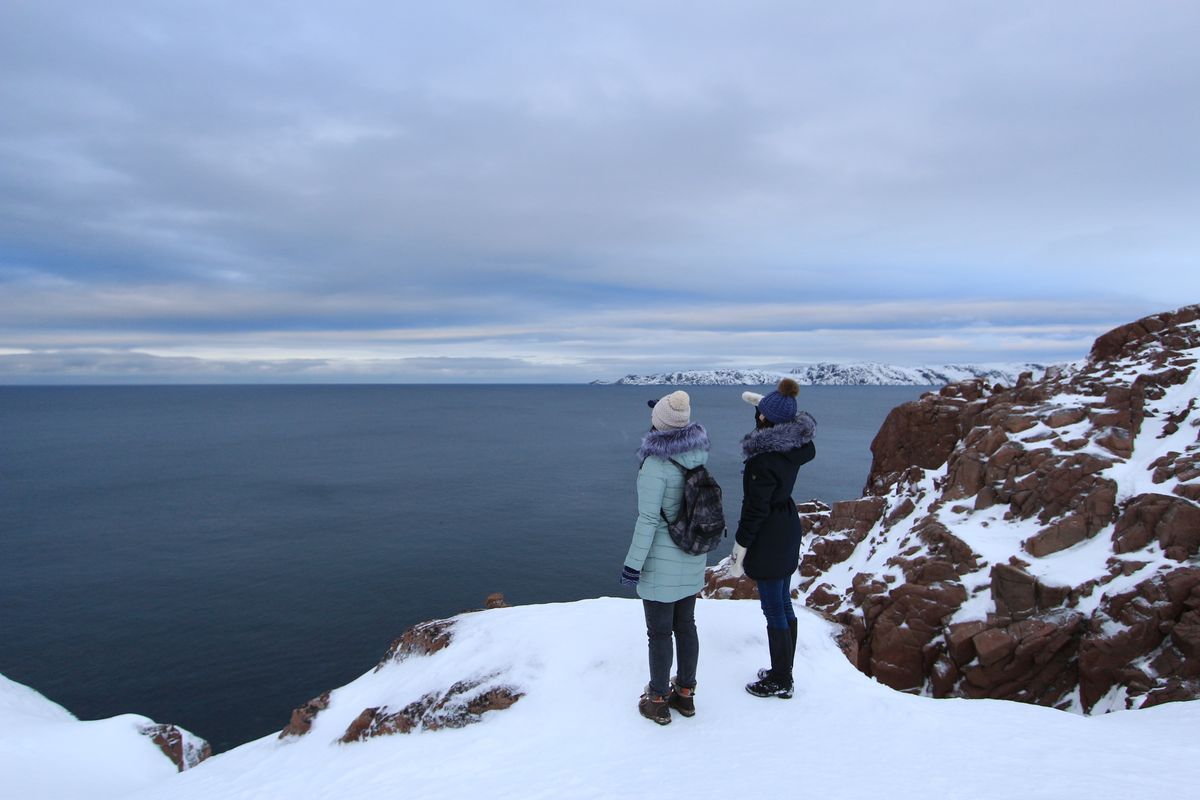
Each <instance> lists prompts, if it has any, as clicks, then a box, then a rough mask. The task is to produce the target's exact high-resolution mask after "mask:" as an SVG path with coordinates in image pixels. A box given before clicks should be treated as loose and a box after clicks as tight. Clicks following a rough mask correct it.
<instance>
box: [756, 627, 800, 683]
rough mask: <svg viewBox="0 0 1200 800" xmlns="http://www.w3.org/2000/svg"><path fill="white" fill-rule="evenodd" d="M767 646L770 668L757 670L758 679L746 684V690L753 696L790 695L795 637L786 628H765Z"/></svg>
mask: <svg viewBox="0 0 1200 800" xmlns="http://www.w3.org/2000/svg"><path fill="white" fill-rule="evenodd" d="M767 647H768V648H769V649H770V651H771V668H770V669H768V670H765V672H766V674H765V675H764V674H763V672H764V670H759V673H758V680H757V681H755V682H754V683H748V684H746V691H747V692H749V693H750V694H752V695H754V696H755V697H779V698H782V699H784V700H787V699H788V698H790V697H791V696H792V661H793V659H794V657H795V647H796V638H795V636H794V635H793V634H792V632H791V630H789V629H788V628H767Z"/></svg>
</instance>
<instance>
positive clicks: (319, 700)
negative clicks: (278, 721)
mask: <svg viewBox="0 0 1200 800" xmlns="http://www.w3.org/2000/svg"><path fill="white" fill-rule="evenodd" d="M327 708H329V692H325V694H323V695H321V696H320V697H314V698H313V699H312V700H309V701H308V702H307V703H305V704H304V705H302V706H300V707H299V708H297V709H295V710H293V711H292V720H291V722H289V723H288V724H287V727H285V728H284V729H283V730H282V731H280V732H279V738H280V739H284V738H286V737H288V736H303V735H304V734H306V733H308V732H309V731H310V730H311V729H312V724H313V720H315V719H316V718H317V715H318V714H320V713H321V712H322V711H324V710H325V709H327Z"/></svg>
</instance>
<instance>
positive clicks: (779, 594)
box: [756, 576, 796, 630]
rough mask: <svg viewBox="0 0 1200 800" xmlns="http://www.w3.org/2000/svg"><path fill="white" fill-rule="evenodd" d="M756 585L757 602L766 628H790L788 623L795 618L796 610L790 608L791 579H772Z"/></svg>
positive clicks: (758, 582)
mask: <svg viewBox="0 0 1200 800" xmlns="http://www.w3.org/2000/svg"><path fill="white" fill-rule="evenodd" d="M756 583H757V584H758V602H759V603H760V604H761V605H762V612H763V616H764V617H766V618H767V627H768V628H775V629H780V628H782V629H784V630H787V629H788V628H790V627H791V626H790V624H789V623H790V622H791V621H792V620H794V619H795V618H796V610H795V609H794V608H792V592H791V583H792V579H791V577H790V576H789V577H787V578H772V579H771V580H765V581H756Z"/></svg>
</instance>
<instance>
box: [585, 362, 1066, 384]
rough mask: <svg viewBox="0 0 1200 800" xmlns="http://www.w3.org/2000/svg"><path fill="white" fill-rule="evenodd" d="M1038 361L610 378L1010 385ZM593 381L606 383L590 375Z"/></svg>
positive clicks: (841, 366)
mask: <svg viewBox="0 0 1200 800" xmlns="http://www.w3.org/2000/svg"><path fill="white" fill-rule="evenodd" d="M1043 370H1045V366H1044V365H1042V364H942V365H938V366H918V367H901V366H896V365H894V364H877V363H873V362H863V363H850V364H839V363H832V362H821V363H817V364H805V365H802V366H798V367H796V368H794V369H792V370H790V371H784V372H781V371H774V370H753V369H716V370H685V371H681V372H663V373H657V374H651V375H626V376H625V377H623V378H620V379H618V380H616V381H613V383H615V384H617V385H626V386H658V385H668V386H768V385H771V384H774V383H777V382H778V381H779V379H780V378H785V377H787V378H792V379H793V380H795V381H796V382H797V383H799V384H801V385H802V386H941V385H943V384H947V383H954V382H957V381H964V380H974V379H977V378H978V379H981V380H984V381H986V382H988V383H989V384H992V383H1000V384H1005V385H1011V384H1013V383H1015V382H1016V381H1017V378H1018V377H1019V376H1020V375H1021V374H1022V373H1024V372H1033V373H1035V374H1040V373H1041V372H1042V371H1043ZM595 383H606V382H605V381H595Z"/></svg>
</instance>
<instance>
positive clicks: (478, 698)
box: [279, 592, 524, 744]
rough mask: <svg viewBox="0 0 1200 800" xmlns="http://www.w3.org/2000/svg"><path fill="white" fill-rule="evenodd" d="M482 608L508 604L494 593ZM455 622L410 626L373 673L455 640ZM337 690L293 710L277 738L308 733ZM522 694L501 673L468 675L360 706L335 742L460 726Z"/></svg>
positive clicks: (455, 620)
mask: <svg viewBox="0 0 1200 800" xmlns="http://www.w3.org/2000/svg"><path fill="white" fill-rule="evenodd" d="M484 606H485V609H486V610H498V609H505V608H508V607H509V605H508V603H507V602H506V601H505V599H504V595H502V594H500V593H498V592H497V593H494V594H491V595H488V597H487V599H486V600H485V601H484ZM456 624H457V619H438V620H430V621H427V622H420V623H417V624H416V625H413V626H412V627H411V628H409V629H408V630H406V631H405V632H404V633H403V634H401V635H400V637H399V638H398V639H396V640H395V641H393V642H392V644H391V646H390V647H388V649H387V652H386V653H384V656H383V658H382V659H380V661H379V663H378V664H377V665H376V666H375V668H374V670H372V671H373V672H375V673H378V672H379V671H381V670H383V669H385V668H387V667H389V666H392V665H396V664H400V663H402V662H405V661H407V660H408V659H410V658H426V657H429V656H433V655H434V654H436V653H438V652H440V651H442V650H444V649H445V648H447V647H449V646H450V644H451V643H452V642H453V640H454V630H455V625H456ZM335 694H336V693H335V692H325V693H324V694H322V695H321V696H320V697H317V698H314V699H312V700H309V701H308V702H307V703H305V704H304V705H302V706H300V707H298V708H296V709H295V710H293V711H292V718H291V720H290V722H289V723H288V725H287V726H286V727H285V728H284V729H283V730H282V731H280V733H279V738H280V739H285V740H286V739H288V738H290V737H297V736H305V735H307V734H308V733H310V732H311V731H312V729H313V726H314V724H315V723H316V721H317V718H318V716H320V715H321V714H323V713H326V712H328V711H329V710H330V708H331V706H333V705H334V704H335V703H336V702H337V698H336V696H335ZM523 695H524V693H523V692H522V691H521V690H520V689H519V688H518V687H516V686H514V685H512V683H511V682H510V681H506V680H505V679H504V676H503V674H502V673H493V674H489V675H486V676H483V677H477V676H472V677H466V678H463V679H461V680H458V681H455V682H454V683H452V684H451V685H450V686H448V687H447V688H446V689H444V690H441V691H434V692H427V693H425V694H424V695H422V696H421V697H419V698H417V699H416V700H411V701H407V702H398V703H394V704H388V703H381V704H380V705H377V706H372V707H369V708H366V709H363V710H362V711H361V712H360V713H358V714H357V716H356V717H355V718H354V720H353V721H352V722H351V723H350V725H349V726H348V727H347V728H346V729H345V732H344V733H342V734H341V735H340V737H339V738H338V739H337V741H339V742H341V743H343V744H349V743H352V742H361V741H365V740H367V739H370V738H373V737H376V736H386V735H391V734H396V733H413V732H417V731H436V730H441V729H443V728H462V727H465V726H467V725H470V724H473V723H475V722H479V721H480V719H481V718H482V716H483V715H484V714H486V713H487V712H489V711H500V710H503V709H506V708H509V707H510V706H512V705H513V704H514V703H516V702H517V700H519V699H520V698H521V697H522V696H523ZM389 699H390V698H389ZM358 707H360V708H361V706H358ZM341 724H345V723H344V722H343V723H341Z"/></svg>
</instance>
